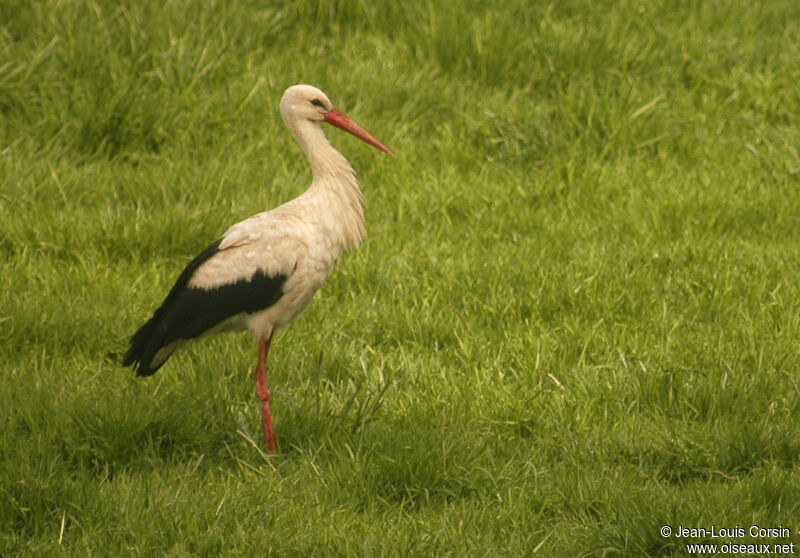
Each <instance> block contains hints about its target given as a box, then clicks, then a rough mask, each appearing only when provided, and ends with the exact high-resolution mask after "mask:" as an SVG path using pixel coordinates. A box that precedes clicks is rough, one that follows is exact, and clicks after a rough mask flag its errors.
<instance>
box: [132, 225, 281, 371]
mask: <svg viewBox="0 0 800 558" xmlns="http://www.w3.org/2000/svg"><path fill="white" fill-rule="evenodd" d="M218 247H219V241H217V242H215V243H214V244H212V245H211V246H209V247H208V248H206V249H205V250H204V251H203V252H202V253H201V254H200V255H199V256H197V257H196V258H195V259H194V260H192V261H191V262H190V263H189V265H188V266H186V269H184V270H183V273H181V275H180V277H178V280H177V282H176V283H175V285H174V286H173V287H172V290H171V291H170V292H169V294H168V295H167V297H166V298H165V299H164V302H163V303H162V304H161V306H160V307H159V308H158V310H156V311H155V312H154V313H153V316H152V317H151V318H150V319H149V320H147V322H146V323H145V324H144V325H143V326H142V327H141V328H139V330H138V331H137V332H136V333H134V334H133V337H131V341H130V348H129V349H128V352H127V353H125V356H124V357H123V359H122V364H123V366H131V365H134V367H135V369H136V374H137V376H150V375H152V374H154V373H155V372H156V371H157V370H158V369H159V368H161V366H163V364H164V362H166V360H167V358H169V355H167V357H166V358H163V360H162V357H163V355H161V356H159V362H157V363H156V364H155V365H153V359H155V358H156V356H157V355H158V353H159V352H160V351H161V350H162V349H164V348H165V347H169V346H170V345H171V344H173V343H176V342H177V344H176V345H174V346H175V347H177V346H178V345H179V344H180V342H181V341H188V340H189V339H195V338H197V337H199V336H201V335H203V334H204V333H207V332H209V331H211V330H213V329H214V328H215V327H216V326H218V325H219V324H221V323H222V322H224V321H225V320H227V319H228V318H230V317H232V316H236V315H238V314H242V313H245V314H252V313H254V312H258V311H261V310H265V309H267V308H269V307H270V306H272V305H273V304H275V302H277V301H278V299H280V298H281V296H282V294H283V285H284V283H285V281H286V279H287V276H285V275H273V276H270V275H267V274H266V273H264V272H263V271H257V272H256V273H255V274H253V276H252V277H249V278H242V279H241V280H239V281H236V282H234V283H227V284H224V285H219V286H216V287H213V288H208V289H204V288H198V287H189V286H188V284H189V281H190V279H191V277H192V275H193V274H194V272H195V271H196V270H197V268H198V267H200V265H201V264H202V263H203V262H205V261H206V260H208V259H209V258H211V257H212V256H213V255H214V254H215V253H216V252H217V249H218Z"/></svg>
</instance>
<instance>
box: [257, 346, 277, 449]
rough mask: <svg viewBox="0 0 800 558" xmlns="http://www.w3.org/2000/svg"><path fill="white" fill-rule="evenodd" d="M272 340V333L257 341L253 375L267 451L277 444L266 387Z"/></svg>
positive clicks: (275, 447) (274, 447)
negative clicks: (256, 357) (268, 356)
mask: <svg viewBox="0 0 800 558" xmlns="http://www.w3.org/2000/svg"><path fill="white" fill-rule="evenodd" d="M271 341H272V333H270V334H269V338H268V339H262V340H261V341H259V342H258V366H256V369H255V372H254V373H253V375H254V376H255V379H256V393H257V394H258V398H259V399H260V400H261V423H262V425H263V426H264V441H265V442H266V443H267V451H268V452H269V453H273V452H274V451H275V450H276V449H277V446H276V444H275V434H273V432H272V416H271V415H270V414H269V388H267V377H266V373H265V370H266V367H267V353H268V352H269V344H270V342H271Z"/></svg>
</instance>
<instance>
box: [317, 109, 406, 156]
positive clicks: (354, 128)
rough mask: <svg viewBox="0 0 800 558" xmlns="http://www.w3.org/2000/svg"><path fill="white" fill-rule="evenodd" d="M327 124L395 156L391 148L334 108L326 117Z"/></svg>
mask: <svg viewBox="0 0 800 558" xmlns="http://www.w3.org/2000/svg"><path fill="white" fill-rule="evenodd" d="M325 122H327V123H328V124H331V125H333V126H336V127H337V128H341V129H342V130H344V131H345V132H349V133H351V134H353V135H354V136H355V137H357V138H358V139H360V140H362V141H365V142H367V143H368V144H370V145H371V146H373V147H376V148H378V149H380V150H381V151H383V152H384V153H388V154H389V155H392V156H394V153H392V152H391V151H389V148H388V147H386V146H385V145H383V144H382V143H381V142H379V141H378V140H377V139H376V138H375V137H374V136H373V135H372V134H370V133H369V132H367V131H366V130H365V129H364V128H362V127H361V126H359V125H358V124H356V123H355V122H353V121H352V120H350V117H348V116H347V115H346V114H344V113H343V112H342V111H340V110H339V109H336V108H332V109H331V110H329V111H328V113H327V114H326V115H325Z"/></svg>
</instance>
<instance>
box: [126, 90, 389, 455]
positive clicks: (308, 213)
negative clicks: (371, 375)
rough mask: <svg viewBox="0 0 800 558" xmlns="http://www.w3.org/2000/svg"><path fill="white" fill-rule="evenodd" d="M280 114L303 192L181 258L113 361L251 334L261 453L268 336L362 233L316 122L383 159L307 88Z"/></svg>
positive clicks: (353, 187)
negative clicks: (294, 146)
mask: <svg viewBox="0 0 800 558" xmlns="http://www.w3.org/2000/svg"><path fill="white" fill-rule="evenodd" d="M281 116H282V117H283V121H284V123H285V124H286V127H287V128H289V131H290V132H291V133H292V135H293V136H294V138H295V139H296V140H297V142H298V143H299V144H300V147H302V148H303V151H304V152H305V154H306V156H307V157H308V160H309V162H310V163H311V171H312V174H313V180H312V181H311V186H310V187H309V188H308V190H306V191H305V193H303V194H302V195H301V196H299V197H297V198H295V199H293V200H291V201H289V202H287V203H285V204H283V205H281V206H279V207H277V208H275V209H273V210H271V211H266V212H264V213H259V214H257V215H253V216H252V217H250V218H249V219H245V220H244V221H241V222H239V223H237V224H235V225H233V226H232V227H231V228H229V229H228V230H227V231H226V232H225V234H223V235H222V238H220V239H219V240H217V241H216V242H214V243H213V244H211V245H210V246H209V247H208V248H206V249H205V250H203V251H202V252H201V253H200V254H199V255H198V256H197V257H196V258H195V259H193V260H192V261H191V262H189V265H187V266H186V269H184V270H183V272H182V273H181V274H180V276H179V277H178V280H177V282H176V283H175V285H174V286H173V287H172V290H171V291H170V292H169V294H168V295H167V297H166V298H165V299H164V302H163V303H162V304H161V306H160V307H159V308H158V310H156V311H155V313H154V314H153V316H152V317H151V318H150V319H149V320H148V321H147V322H146V323H145V324H144V325H143V326H142V327H141V328H139V330H138V331H137V332H136V333H135V334H134V335H133V337H131V340H130V348H129V349H128V352H127V353H126V354H125V356H124V358H123V360H122V364H123V366H130V365H133V366H134V367H135V369H136V374H137V375H138V376H150V375H152V374H153V373H155V372H156V370H158V369H159V368H160V367H161V366H163V364H164V363H165V362H166V360H167V359H168V358H169V357H170V355H172V353H173V352H174V351H175V350H176V349H177V348H179V347H180V346H181V345H183V344H185V343H186V342H188V341H190V340H192V339H196V338H198V337H201V336H205V335H213V334H216V333H220V332H223V331H242V330H248V331H250V333H251V334H252V335H253V337H255V339H256V341H257V342H258V365H257V366H256V368H255V372H254V376H255V381H256V392H257V394H258V397H259V399H260V400H261V417H262V423H263V427H264V441H265V442H266V444H267V450H268V451H270V452H273V451H275V449H276V444H275V435H274V434H273V431H272V418H271V416H270V412H269V389H268V388H267V382H266V377H265V366H266V360H267V352H268V351H269V346H270V342H271V341H272V336H273V335H274V334H275V332H276V331H279V330H281V329H282V328H285V327H286V326H287V325H289V322H291V321H292V319H294V317H295V316H297V315H298V314H299V313H300V312H301V311H302V310H303V308H305V306H306V305H307V304H308V303H309V302H310V301H311V297H313V296H314V293H315V292H316V290H317V289H319V287H320V286H321V285H322V283H323V282H324V281H325V277H326V276H327V275H328V273H329V272H330V271H331V269H332V268H333V265H334V263H335V262H336V260H337V259H338V258H339V256H340V255H341V253H342V250H344V249H345V248H349V247H355V246H357V245H358V244H359V243H360V242H361V240H362V238H363V237H364V210H363V209H362V207H361V189H360V188H359V186H358V182H356V174H355V171H354V170H353V168H352V167H351V166H350V163H348V162H347V159H345V158H344V157H342V155H340V154H339V152H338V151H336V150H335V149H334V148H333V147H332V146H331V145H330V144H329V143H328V141H327V140H326V139H325V134H324V133H323V131H322V128H320V126H319V123H320V122H327V123H328V124H332V125H334V126H336V127H337V128H341V129H342V130H344V131H346V132H349V133H351V134H353V135H354V136H356V137H357V138H359V139H361V140H363V141H365V142H367V143H368V144H370V145H372V146H374V147H376V148H378V149H380V150H381V151H384V152H386V153H388V154H390V155H391V154H392V152H391V151H389V149H388V148H387V147H386V146H385V145H383V144H382V143H381V142H379V141H378V140H377V139H375V138H374V137H373V136H371V135H370V134H369V133H368V132H367V131H366V130H364V129H363V128H361V127H360V126H359V125H358V124H356V123H355V122H353V121H352V120H350V118H348V117H347V116H345V115H344V114H342V113H341V112H340V111H339V110H337V109H336V108H334V106H333V105H332V104H331V102H330V100H329V99H328V97H327V96H326V95H325V93H323V92H322V91H320V90H319V89H317V88H316V87H312V86H310V85H295V86H293V87H290V88H289V89H287V90H286V92H285V93H284V94H283V98H282V99H281Z"/></svg>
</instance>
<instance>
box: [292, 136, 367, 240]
mask: <svg viewBox="0 0 800 558" xmlns="http://www.w3.org/2000/svg"><path fill="white" fill-rule="evenodd" d="M290 129H291V130H292V134H293V135H294V137H295V138H296V139H297V142H298V143H299V144H300V146H301V147H302V148H303V151H304V152H305V154H306V156H307V157H308V161H309V163H310V164H311V173H312V175H313V181H312V183H311V187H310V188H309V191H308V192H307V193H308V194H310V195H312V196H315V197H316V196H322V198H323V199H324V202H323V206H324V207H327V208H328V210H329V211H327V212H326V217H325V218H323V219H322V220H321V224H322V226H324V227H325V228H326V229H327V230H328V233H329V235H330V236H331V238H334V239H335V242H336V243H337V245H338V246H339V247H340V249H341V248H345V247H348V246H353V245H358V244H359V243H360V242H361V239H362V238H363V237H364V210H363V208H362V206H361V189H360V188H359V187H358V182H357V181H356V173H355V171H354V170H353V167H351V166H350V163H349V162H348V161H347V159H345V158H344V157H343V156H342V154H341V153H339V152H338V151H336V150H335V149H334V148H333V146H332V145H331V144H330V143H328V140H327V138H326V137H325V133H324V132H323V131H322V128H321V127H320V126H319V125H318V124H316V123H314V122H310V121H304V122H302V123H300V124H299V125H297V126H296V127H290ZM328 217H330V219H328Z"/></svg>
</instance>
